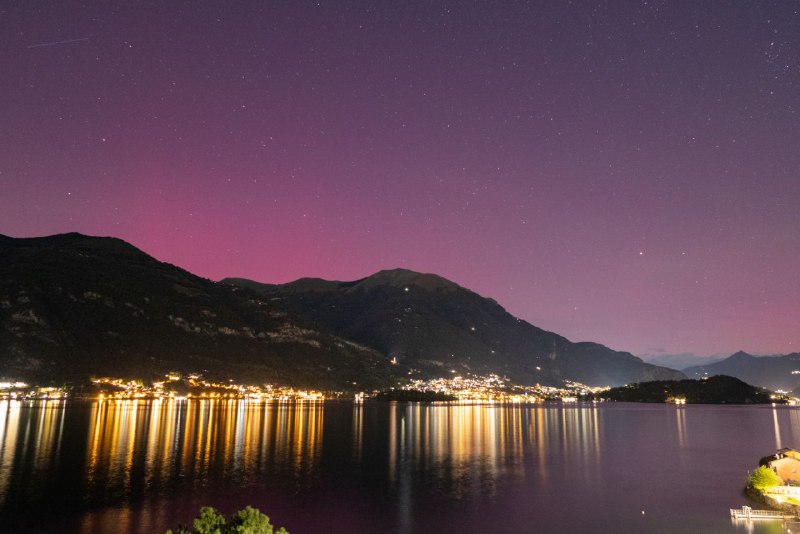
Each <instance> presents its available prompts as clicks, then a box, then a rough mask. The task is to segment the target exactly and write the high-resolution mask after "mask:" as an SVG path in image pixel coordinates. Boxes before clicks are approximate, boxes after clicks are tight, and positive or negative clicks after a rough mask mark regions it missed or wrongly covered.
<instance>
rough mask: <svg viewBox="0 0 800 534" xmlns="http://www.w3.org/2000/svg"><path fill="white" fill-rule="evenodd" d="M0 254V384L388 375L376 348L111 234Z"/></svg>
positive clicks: (385, 380) (62, 238) (303, 380)
mask: <svg viewBox="0 0 800 534" xmlns="http://www.w3.org/2000/svg"><path fill="white" fill-rule="evenodd" d="M0 259H2V261H0V379H2V378H3V377H6V378H15V379H23V380H29V381H36V382H41V381H48V380H51V381H56V382H61V381H64V380H68V381H81V380H85V379H86V378H87V377H88V376H90V375H95V376H96V375H112V376H130V377H141V378H155V377H158V376H161V375H162V374H163V373H165V372H167V371H172V370H175V371H184V372H192V371H200V372H203V373H205V374H206V375H207V376H213V377H215V378H220V379H228V378H231V379H237V380H244V381H247V382H261V381H269V382H280V383H284V384H290V385H291V384H296V385H303V386H316V387H331V388H333V387H336V388H344V387H349V386H353V384H354V383H358V385H357V386H358V387H369V386H370V385H374V386H381V385H386V384H389V383H393V382H394V379H393V378H392V376H393V375H392V373H393V371H394V370H395V369H394V368H393V367H392V366H390V365H389V363H388V362H387V358H386V357H385V356H383V355H381V354H379V353H378V352H376V351H374V350H372V349H368V348H365V347H360V346H358V345H356V344H354V343H352V342H350V341H347V340H344V339H341V338H337V337H335V336H331V335H329V334H326V333H323V332H319V331H318V330H316V329H315V328H313V327H312V326H310V325H309V323H308V322H307V321H305V320H303V319H299V318H297V317H295V316H293V315H291V314H290V313H287V311H286V310H284V309H282V308H279V307H277V306H275V305H273V304H270V303H267V302H264V301H263V300H262V299H261V298H259V297H258V296H257V295H255V294H254V293H252V292H250V291H247V290H243V289H237V288H232V287H230V286H228V285H221V284H218V283H215V282H211V281H209V280H205V279H203V278H200V277H197V276H195V275H193V274H191V273H189V272H187V271H184V270H183V269H180V268H178V267H175V266H173V265H169V264H166V263H161V262H159V261H157V260H155V259H154V258H152V257H150V256H148V255H147V254H145V253H143V252H142V251H140V250H138V249H136V248H135V247H133V246H131V245H129V244H128V243H125V242H124V241H121V240H119V239H114V238H103V237H87V236H84V235H80V234H64V235H56V236H50V237H42V238H31V239H14V238H9V237H6V236H0Z"/></svg>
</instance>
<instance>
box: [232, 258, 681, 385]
mask: <svg viewBox="0 0 800 534" xmlns="http://www.w3.org/2000/svg"><path fill="white" fill-rule="evenodd" d="M223 282H224V283H227V284H230V285H232V286H234V287H242V288H248V289H252V290H254V291H256V292H258V293H259V294H261V295H262V296H263V297H264V299H265V300H268V301H269V302H272V303H275V304H276V305H280V306H282V307H284V308H286V309H287V310H289V311H290V312H292V313H294V314H297V315H299V316H302V317H304V318H306V319H308V320H310V321H312V322H313V323H314V324H316V325H318V327H319V328H320V329H322V330H325V331H327V332H330V333H332V334H334V335H336V336H340V337H343V338H347V339H350V340H352V341H355V342H357V343H359V344H363V345H365V346H368V347H371V348H373V349H375V350H377V351H379V352H381V353H383V354H386V355H387V356H389V357H390V358H394V359H395V360H396V361H397V362H399V364H400V365H401V366H404V367H406V368H408V370H409V371H410V372H411V376H413V377H417V376H419V377H431V376H453V375H454V374H465V373H475V374H484V373H489V372H494V373H497V374H500V375H505V376H506V377H508V378H510V379H512V380H513V381H516V382H520V383H523V384H531V383H542V384H558V383H561V381H562V380H564V379H567V380H572V381H577V382H582V383H585V384H590V385H621V384H626V383H630V382H639V381H644V380H659V379H660V380H673V379H681V378H685V376H684V375H683V374H682V373H680V372H679V371H674V370H672V369H667V368H664V367H658V366H655V365H651V364H647V363H644V362H643V361H642V360H641V359H639V358H637V357H635V356H633V355H631V354H629V353H627V352H617V351H614V350H611V349H609V348H608V347H605V346H603V345H599V344H596V343H573V342H570V341H569V340H567V339H566V338H564V337H562V336H559V335H557V334H554V333H552V332H547V331H545V330H542V329H540V328H537V327H535V326H533V325H531V324H529V323H527V322H525V321H523V320H521V319H517V318H516V317H513V316H512V315H511V314H509V313H508V312H506V311H505V310H504V309H503V308H502V307H501V306H500V305H499V304H497V302H495V301H494V300H492V299H488V298H484V297H481V296H480V295H478V294H476V293H474V292H472V291H469V290H468V289H465V288H463V287H460V286H459V285H457V284H455V283H453V282H451V281H449V280H446V279H444V278H442V277H440V276H437V275H434V274H422V273H417V272H413V271H409V270H405V269H394V270H388V271H381V272H379V273H376V274H374V275H372V276H369V277H367V278H363V279H361V280H356V281H353V282H332V281H326V280H320V279H316V278H303V279H300V280H297V281H295V282H291V283H289V284H282V285H270V284H260V283H257V282H253V281H250V280H244V279H237V278H229V279H226V280H223ZM407 372H408V371H407Z"/></svg>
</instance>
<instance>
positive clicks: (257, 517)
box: [166, 506, 289, 534]
mask: <svg viewBox="0 0 800 534" xmlns="http://www.w3.org/2000/svg"><path fill="white" fill-rule="evenodd" d="M166 534H289V533H288V532H287V531H286V529H284V528H283V527H281V528H279V529H278V530H275V529H274V527H273V526H272V524H271V523H270V522H269V517H267V516H266V515H264V514H262V513H261V512H260V511H259V510H258V509H256V508H253V507H252V506H246V507H245V508H244V509H243V510H239V511H238V512H236V513H235V514H233V517H231V521H230V523H228V522H227V521H226V520H225V516H223V515H222V514H220V513H219V512H218V511H217V510H215V509H214V508H211V507H210V506H204V507H203V508H201V509H200V516H199V517H197V518H196V519H195V520H194V521H192V530H185V529H184V528H183V527H178V529H177V530H176V531H175V532H174V533H173V531H172V530H168V531H167V533H166Z"/></svg>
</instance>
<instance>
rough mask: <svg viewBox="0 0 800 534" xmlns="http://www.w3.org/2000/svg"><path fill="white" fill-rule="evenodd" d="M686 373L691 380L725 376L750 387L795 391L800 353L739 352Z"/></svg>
mask: <svg viewBox="0 0 800 534" xmlns="http://www.w3.org/2000/svg"><path fill="white" fill-rule="evenodd" d="M684 373H686V375H687V376H688V377H690V378H694V377H697V378H699V377H702V376H710V375H715V374H725V375H728V376H735V377H736V378H739V379H740V380H744V381H745V382H747V383H748V384H753V385H756V386H761V387H765V388H769V389H780V390H784V391H792V390H795V389H797V388H798V387H800V353H798V352H794V353H792V354H786V355H785V356H753V355H752V354H748V353H746V352H742V351H739V352H737V353H735V354H732V355H731V356H730V357H728V358H726V359H724V360H722V361H720V362H717V363H714V364H710V365H698V366H695V367H689V368H687V369H685V370H684Z"/></svg>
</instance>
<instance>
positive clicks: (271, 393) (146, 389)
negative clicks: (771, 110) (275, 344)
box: [92, 372, 325, 401]
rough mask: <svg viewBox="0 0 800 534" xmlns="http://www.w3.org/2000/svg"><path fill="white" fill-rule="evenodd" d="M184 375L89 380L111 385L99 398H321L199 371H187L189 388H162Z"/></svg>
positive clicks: (310, 392) (309, 392)
mask: <svg viewBox="0 0 800 534" xmlns="http://www.w3.org/2000/svg"><path fill="white" fill-rule="evenodd" d="M183 380H184V378H183V377H182V376H181V375H180V374H178V373H174V372H173V373H168V374H167V375H166V379H165V380H159V381H155V382H153V383H152V384H151V385H149V386H148V385H145V384H144V383H142V382H141V381H138V380H128V379H124V378H114V377H103V378H95V379H93V380H92V383H93V384H94V385H95V386H97V387H98V388H101V389H102V388H104V387H112V388H115V389H116V391H113V392H102V393H100V395H99V396H98V398H100V399H106V398H108V399H164V398H169V399H175V400H186V399H193V398H194V399H248V400H254V401H267V400H278V401H321V400H325V396H324V395H323V394H322V393H321V392H319V391H314V390H300V389H295V388H291V387H283V386H276V385H273V384H264V385H261V386H253V385H244V384H237V383H234V382H233V381H232V380H229V381H228V382H212V381H208V380H205V379H203V377H202V376H201V375H199V374H196V373H194V374H190V375H188V376H187V377H186V379H185V381H186V384H187V385H188V388H190V389H192V390H193V391H191V392H188V393H186V394H185V395H181V394H178V393H176V392H175V391H171V390H168V389H166V388H168V387H171V386H170V383H173V382H181V381H183Z"/></svg>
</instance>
